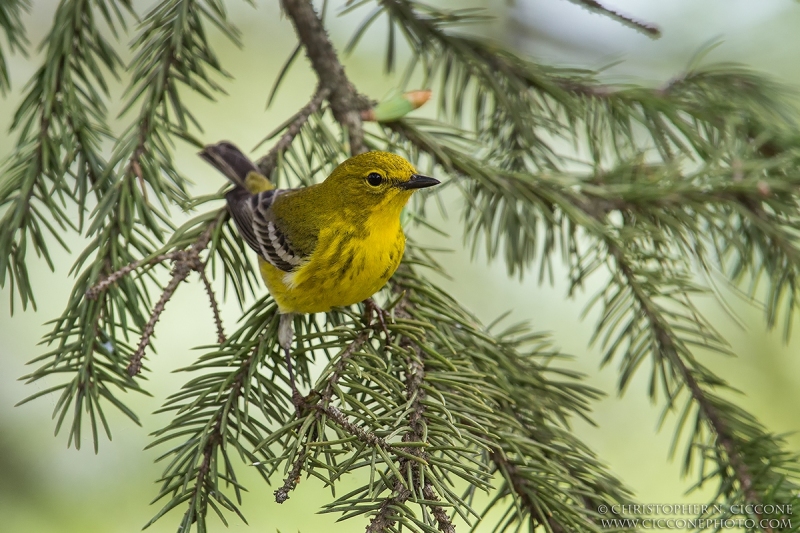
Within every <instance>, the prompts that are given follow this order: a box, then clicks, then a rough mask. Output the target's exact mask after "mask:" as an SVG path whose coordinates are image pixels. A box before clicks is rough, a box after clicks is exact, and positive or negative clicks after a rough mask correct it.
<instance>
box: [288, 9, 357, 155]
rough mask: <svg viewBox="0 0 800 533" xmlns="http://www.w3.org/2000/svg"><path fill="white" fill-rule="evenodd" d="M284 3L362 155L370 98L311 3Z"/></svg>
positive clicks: (354, 150)
mask: <svg viewBox="0 0 800 533" xmlns="http://www.w3.org/2000/svg"><path fill="white" fill-rule="evenodd" d="M281 5H282V6H283V9H284V11H285V12H286V14H287V15H288V17H289V19H290V20H291V21H292V24H293V25H294V28H295V31H296V33H297V37H298V38H299V39H300V42H301V43H302V44H303V48H305V51H306V55H307V56H308V59H309V60H310V61H311V66H312V67H313V68H314V71H315V72H316V74H317V79H318V80H319V83H320V85H321V86H322V87H324V88H326V89H328V90H330V96H329V97H328V101H329V102H330V104H331V110H332V111H333V116H334V117H335V118H336V120H337V122H339V123H340V124H341V125H342V126H343V127H344V128H345V130H347V133H348V137H349V140H350V152H351V153H352V154H360V153H361V152H364V151H366V148H365V147H364V131H363V127H362V124H361V111H362V110H364V109H368V108H369V107H370V102H369V100H368V99H366V98H365V97H364V96H362V95H360V94H359V93H358V91H356V88H355V87H354V86H353V84H352V83H351V82H350V80H349V79H348V78H347V75H346V74H345V72H344V66H342V64H341V62H340V61H339V58H338V57H337V55H336V51H335V50H334V48H333V44H332V43H331V41H330V39H329V38H328V34H327V32H326V31H325V28H324V26H323V24H322V21H321V20H320V18H319V16H318V15H317V13H316V12H315V11H314V6H313V5H311V2H309V1H308V0H281Z"/></svg>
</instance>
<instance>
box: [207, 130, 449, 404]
mask: <svg viewBox="0 0 800 533" xmlns="http://www.w3.org/2000/svg"><path fill="white" fill-rule="evenodd" d="M200 156H201V157H202V158H203V159H205V160H206V161H208V162H209V163H210V164H211V165H213V166H214V167H215V168H216V169H217V170H219V171H220V172H222V173H223V174H224V175H225V176H226V177H227V178H228V179H229V180H230V181H231V182H233V184H234V188H233V190H232V191H230V192H229V193H228V194H226V195H225V198H226V200H227V202H228V209H229V211H230V213H231V216H232V217H233V220H234V222H235V223H236V227H237V228H238V229H239V233H240V234H241V236H242V238H244V240H245V242H247V244H248V245H250V247H251V248H252V249H253V250H255V251H256V253H258V256H259V257H258V260H259V267H260V270H261V276H262V277H263V278H264V282H265V283H266V285H267V289H269V292H270V294H272V297H273V298H274V299H275V301H276V302H277V304H278V309H279V311H280V313H281V324H280V328H279V342H280V344H281V346H282V347H283V348H284V351H285V354H286V360H287V365H288V368H289V378H290V380H291V383H292V388H293V393H295V394H296V393H297V390H296V388H295V385H294V375H293V372H292V368H291V359H290V357H289V349H290V347H291V339H292V335H293V332H292V319H291V314H292V313H318V312H324V311H329V310H330V309H331V308H332V307H336V306H346V305H351V304H354V303H357V302H360V301H362V300H365V299H367V298H369V297H370V296H372V295H373V294H375V293H376V292H377V291H378V290H379V289H380V288H381V287H383V285H385V284H386V282H387V281H388V279H389V278H390V277H391V276H392V274H394V272H395V270H397V267H398V265H399V264H400V260H401V259H402V257H403V251H404V250H405V235H404V234H403V229H402V227H401V226H400V213H401V211H402V210H403V207H404V206H405V205H406V203H407V202H408V200H409V198H411V194H412V193H413V192H414V191H415V190H417V189H420V188H423V187H430V186H432V185H437V184H438V183H439V181H438V180H436V179H434V178H430V177H427V176H422V175H420V174H417V171H416V170H415V169H414V167H413V165H411V163H409V162H408V161H406V160H405V159H403V158H402V157H400V156H398V155H395V154H390V153H386V152H377V151H376V152H367V153H364V154H360V155H357V156H354V157H351V158H350V159H348V160H346V161H345V162H343V163H341V164H340V165H339V166H338V167H336V169H334V171H333V172H332V173H331V175H330V176H328V177H327V178H326V179H325V181H323V182H322V183H318V184H316V185H311V186H309V187H302V188H298V189H276V188H275V186H274V185H273V184H272V183H271V182H270V181H269V179H267V177H265V176H264V175H262V174H261V173H260V171H259V170H258V167H257V166H256V165H255V164H254V163H253V162H252V161H250V160H249V159H248V158H247V156H245V155H244V154H243V153H242V152H241V151H240V150H239V149H238V148H237V147H236V146H234V145H233V144H231V143H229V142H224V141H223V142H220V143H217V144H214V145H209V146H206V147H205V149H203V151H202V152H200Z"/></svg>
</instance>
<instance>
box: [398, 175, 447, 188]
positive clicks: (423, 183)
mask: <svg viewBox="0 0 800 533" xmlns="http://www.w3.org/2000/svg"><path fill="white" fill-rule="evenodd" d="M439 183H440V181H439V180H437V179H436V178H429V177H428V176H421V175H419V174H411V179H409V180H408V181H404V182H402V183H398V184H397V186H398V187H399V188H401V189H408V190H413V189H422V188H424V187H432V186H434V185H439Z"/></svg>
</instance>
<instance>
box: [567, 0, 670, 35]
mask: <svg viewBox="0 0 800 533" xmlns="http://www.w3.org/2000/svg"><path fill="white" fill-rule="evenodd" d="M570 2H572V3H574V4H578V5H580V6H583V7H585V8H586V9H588V10H589V11H595V12H598V13H601V14H603V15H607V16H609V17H611V18H613V19H616V20H617V21H619V22H622V23H623V24H625V25H627V26H630V27H632V28H635V29H636V30H638V31H640V32H642V33H644V34H646V35H647V36H649V37H651V38H655V39H657V38H659V37H661V30H659V29H658V26H656V25H654V24H650V23H648V22H642V21H639V20H636V19H635V18H632V17H629V16H628V15H625V14H622V13H620V12H619V11H616V10H614V9H610V8H608V7H606V6H604V5H603V4H601V3H600V2H598V1H597V0H570Z"/></svg>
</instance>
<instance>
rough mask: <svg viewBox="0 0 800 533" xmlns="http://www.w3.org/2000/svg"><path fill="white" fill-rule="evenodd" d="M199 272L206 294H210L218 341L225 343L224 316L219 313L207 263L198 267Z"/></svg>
mask: <svg viewBox="0 0 800 533" xmlns="http://www.w3.org/2000/svg"><path fill="white" fill-rule="evenodd" d="M197 273H198V274H199V275H200V280H201V281H202V282H203V287H205V289H206V294H207V295H208V303H209V305H210V306H211V312H212V313H213V315H214V325H215V326H217V342H218V343H219V344H223V343H224V342H225V340H226V339H227V337H226V336H225V329H224V328H223V327H222V317H221V316H220V313H219V304H218V303H217V297H216V296H215V295H214V288H213V287H212V286H211V282H210V281H209V279H208V276H206V264H205V263H204V264H203V266H202V267H201V268H199V269H197Z"/></svg>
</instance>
